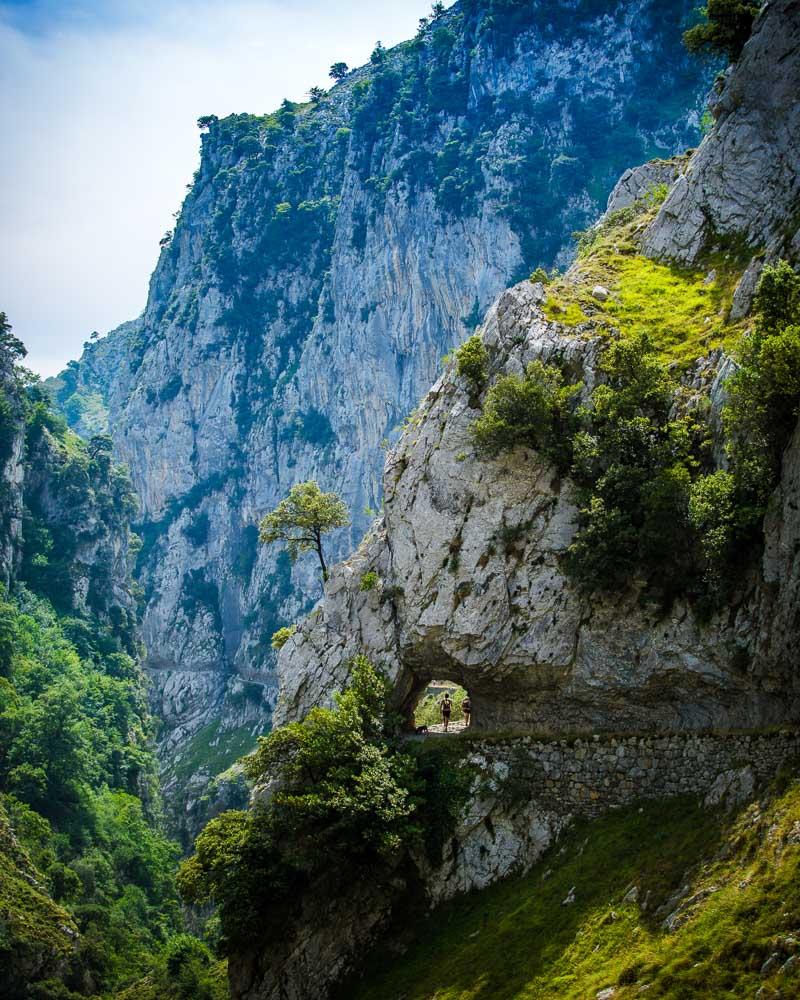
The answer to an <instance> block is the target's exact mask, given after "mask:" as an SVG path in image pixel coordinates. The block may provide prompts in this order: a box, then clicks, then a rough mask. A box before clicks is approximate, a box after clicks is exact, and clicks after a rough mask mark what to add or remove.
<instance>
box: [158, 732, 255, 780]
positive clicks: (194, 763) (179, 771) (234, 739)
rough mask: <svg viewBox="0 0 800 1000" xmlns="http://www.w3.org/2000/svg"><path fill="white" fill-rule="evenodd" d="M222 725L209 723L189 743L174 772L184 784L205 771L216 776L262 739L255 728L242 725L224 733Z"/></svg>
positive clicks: (252, 748)
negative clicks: (220, 728)
mask: <svg viewBox="0 0 800 1000" xmlns="http://www.w3.org/2000/svg"><path fill="white" fill-rule="evenodd" d="M219 726H220V723H219V720H216V721H215V722H209V724H208V725H207V726H203V728H202V729H199V730H198V731H197V732H196V733H195V734H194V736H193V737H192V738H191V739H190V740H189V741H188V742H187V744H186V746H185V748H184V749H183V751H182V752H181V755H180V758H179V759H178V761H177V763H176V764H175V766H174V767H173V769H172V770H173V773H174V775H175V777H176V778H177V779H178V781H180V782H181V783H183V782H185V781H187V780H188V779H189V778H190V777H191V776H192V775H193V774H199V773H200V772H201V771H202V772H205V773H206V774H208V775H210V776H211V777H215V776H216V775H218V774H222V772H223V771H227V769H228V768H229V767H230V766H231V765H232V764H234V763H236V761H237V760H239V759H240V758H241V757H244V756H245V754H248V753H250V751H251V750H254V749H255V746H256V743H257V742H258V739H257V736H254V735H253V733H252V727H251V726H238V727H237V728H236V729H231V730H229V731H225V732H222V733H220V732H219Z"/></svg>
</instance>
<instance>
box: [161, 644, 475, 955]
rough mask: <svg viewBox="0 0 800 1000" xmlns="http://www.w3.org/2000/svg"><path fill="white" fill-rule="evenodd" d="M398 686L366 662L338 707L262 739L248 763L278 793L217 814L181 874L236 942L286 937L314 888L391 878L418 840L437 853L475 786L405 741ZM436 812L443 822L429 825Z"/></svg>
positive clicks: (185, 887) (190, 893) (188, 890)
mask: <svg viewBox="0 0 800 1000" xmlns="http://www.w3.org/2000/svg"><path fill="white" fill-rule="evenodd" d="M388 693H389V688H388V684H387V682H386V681H385V680H384V679H383V678H382V677H381V675H380V674H378V673H377V672H376V670H375V669H374V668H373V667H372V666H371V665H370V664H369V663H368V662H367V661H366V660H365V659H364V658H363V657H359V658H357V659H356V660H355V661H354V662H353V664H352V668H351V677H350V684H349V686H348V688H347V689H346V690H345V691H344V692H343V693H341V694H340V695H338V696H337V698H336V704H335V707H334V708H332V709H324V708H315V709H312V711H311V712H310V713H309V714H308V716H307V717H306V718H305V719H304V720H303V721H302V722H297V723H291V724H289V725H287V726H284V727H282V728H281V729H277V730H275V731H274V732H272V733H270V734H269V735H268V736H266V737H262V738H261V739H260V740H259V747H258V749H257V750H256V751H255V752H254V753H253V754H252V755H251V756H250V757H249V758H248V759H247V760H246V764H245V766H246V770H247V772H248V774H249V776H250V778H251V779H252V780H254V781H255V782H256V783H260V782H264V781H265V780H268V781H269V786H268V787H269V793H268V794H266V795H265V796H264V797H263V798H262V800H260V801H259V802H257V803H256V805H255V806H254V807H253V808H252V809H251V810H250V811H249V812H238V811H229V812H225V813H222V814H221V815H220V816H218V817H217V818H216V819H213V820H212V821H211V822H210V823H209V824H208V825H207V826H206V828H205V829H204V830H203V832H202V833H201V834H200V836H199V837H198V838H197V842H196V853H195V854H194V855H193V857H191V858H190V859H189V860H188V861H186V862H185V863H184V865H183V866H182V868H181V871H180V875H179V885H180V889H181V892H182V894H183V896H184V898H185V899H187V900H188V901H189V902H192V903H203V902H209V901H210V902H213V903H214V904H216V906H217V907H218V911H219V915H220V919H221V922H222V931H223V935H224V945H225V947H226V948H228V949H237V948H239V947H241V946H242V945H243V944H245V943H247V942H249V941H253V940H254V939H255V940H258V939H261V940H262V941H268V940H269V938H270V937H271V936H272V935H281V934H285V933H286V927H287V921H289V920H290V919H291V916H292V915H293V914H296V913H297V912H298V909H297V908H298V905H299V903H298V901H299V898H300V896H301V894H302V892H303V891H310V890H309V886H311V885H314V886H316V888H315V890H314V891H319V892H337V891H342V890H343V889H344V888H345V887H346V886H347V885H348V883H349V882H350V881H351V880H352V879H353V878H357V879H365V878H370V879H375V880H380V879H382V878H386V877H388V876H389V875H390V874H391V872H392V870H393V869H394V867H395V866H396V865H397V864H398V863H399V862H400V861H401V860H402V857H403V855H404V852H405V851H407V850H408V849H409V848H410V847H412V846H413V845H417V844H424V845H425V846H426V847H427V848H428V849H429V850H432V851H435V850H436V848H437V843H436V838H437V836H438V837H439V838H441V837H443V836H444V833H445V831H446V828H447V826H448V824H452V822H453V817H454V815H455V813H456V810H457V809H458V807H459V806H460V804H461V803H462V801H463V794H464V792H465V781H464V780H461V781H460V782H459V780H457V779H456V778H455V777H452V776H451V769H450V768H449V767H448V766H447V765H446V764H445V763H444V762H438V763H437V766H436V767H434V768H430V767H426V766H425V764H424V763H423V762H421V761H420V760H419V759H418V758H417V757H416V756H415V755H414V753H413V752H412V750H411V749H409V748H408V747H407V746H406V745H404V744H403V743H402V742H401V741H400V740H399V738H398V727H399V719H398V718H397V717H396V716H394V715H393V713H392V712H391V711H390V710H389V708H388ZM448 780H449V786H448V787H449V793H448V795H447V796H445V797H444V801H443V796H442V794H441V791H442V787H443V783H444V782H447V781H448ZM433 800H435V805H433V809H432V810H431V805H432V803H433ZM431 811H432V814H433V816H434V822H430V821H428V822H426V824H425V829H424V830H423V823H422V816H423V813H425V814H426V817H428V819H429V816H428V814H429V813H431ZM437 820H438V822H437ZM440 846H441V840H440V841H439V843H438V847H440ZM320 885H324V888H320Z"/></svg>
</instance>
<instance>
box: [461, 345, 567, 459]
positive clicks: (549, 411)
mask: <svg viewBox="0 0 800 1000" xmlns="http://www.w3.org/2000/svg"><path fill="white" fill-rule="evenodd" d="M564 382H565V380H564V375H563V373H562V372H561V371H560V370H559V369H558V368H555V367H554V366H552V365H544V364H542V362H541V361H532V362H531V363H530V364H529V365H528V368H527V370H526V372H525V374H524V376H522V377H520V376H519V375H513V374H512V375H504V376H502V377H501V378H498V379H497V381H496V382H495V383H494V385H492V387H491V388H490V389H489V392H488V393H487V396H486V401H485V404H484V408H483V413H482V414H481V416H480V417H478V419H477V420H476V421H475V422H474V423H473V425H472V436H473V439H474V441H475V444H476V446H477V448H478V450H479V451H480V452H482V453H483V454H485V455H489V456H495V455H498V454H500V452H502V451H509V450H511V449H512V448H515V447H517V446H518V445H523V446H525V447H528V448H533V449H534V450H536V451H539V452H541V453H542V455H544V456H545V457H546V458H547V459H548V460H549V461H551V462H553V464H554V465H555V466H556V467H557V468H559V469H560V470H561V471H565V470H566V469H567V468H568V467H569V464H570V461H571V447H570V444H571V442H570V439H571V435H572V433H574V431H575V429H576V417H575V414H574V403H575V398H576V396H577V395H578V393H579V392H580V391H581V388H582V385H581V384H578V385H565V384H564Z"/></svg>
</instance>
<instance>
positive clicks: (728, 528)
mask: <svg viewBox="0 0 800 1000" xmlns="http://www.w3.org/2000/svg"><path fill="white" fill-rule="evenodd" d="M689 517H690V520H691V523H692V527H693V528H694V530H695V531H696V532H697V536H698V538H699V542H700V550H701V552H702V555H703V558H704V559H705V562H706V566H707V570H706V572H707V578H708V580H709V582H710V583H711V585H712V588H714V589H717V588H718V587H719V586H720V583H721V570H722V567H723V566H725V565H726V564H727V562H728V560H729V559H730V556H731V551H732V548H733V542H734V538H735V531H736V526H737V509H736V480H735V479H734V477H733V475H732V474H731V473H730V472H726V471H724V470H719V471H717V472H714V473H712V474H711V475H709V476H701V477H700V479H698V480H697V481H696V482H695V483H693V484H692V489H691V494H690V497H689Z"/></svg>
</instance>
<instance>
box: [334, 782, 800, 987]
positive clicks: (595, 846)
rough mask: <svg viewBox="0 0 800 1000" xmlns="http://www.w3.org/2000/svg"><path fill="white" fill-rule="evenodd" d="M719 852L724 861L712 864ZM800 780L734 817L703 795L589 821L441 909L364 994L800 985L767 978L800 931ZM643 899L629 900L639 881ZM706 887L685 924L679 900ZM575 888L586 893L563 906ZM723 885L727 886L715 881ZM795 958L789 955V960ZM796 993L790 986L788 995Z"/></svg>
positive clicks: (379, 968)
mask: <svg viewBox="0 0 800 1000" xmlns="http://www.w3.org/2000/svg"><path fill="white" fill-rule="evenodd" d="M709 859H714V860H709ZM799 864H800V787H798V783H797V782H796V781H795V782H792V783H791V785H790V787H789V789H788V790H787V791H785V792H784V793H783V794H782V795H779V796H778V797H777V798H775V799H774V800H773V801H772V802H771V803H770V805H769V806H768V807H767V808H766V809H764V810H763V811H760V810H759V808H758V806H756V805H753V806H751V807H749V808H748V809H746V810H744V811H743V812H742V813H741V815H739V816H738V817H736V818H734V819H731V818H728V817H725V816H723V815H721V814H720V813H713V812H709V811H705V810H702V809H701V808H700V807H699V805H698V804H697V803H696V802H694V801H692V800H672V801H669V802H660V803H659V802H656V803H643V804H641V805H640V806H632V807H629V808H626V809H624V810H619V811H617V812H614V813H610V814H609V815H607V816H606V817H604V818H602V819H600V820H596V821H594V822H593V823H582V824H580V825H576V826H575V827H574V828H573V829H572V830H571V832H570V833H569V834H568V835H567V836H565V837H564V838H563V839H562V841H561V842H560V843H559V844H558V845H556V846H555V847H554V848H552V849H551V850H550V852H549V853H548V855H546V856H545V857H544V858H543V859H542V861H541V862H540V863H539V864H538V865H537V866H536V867H535V868H534V869H533V871H532V872H531V873H530V874H529V875H527V876H524V877H521V878H514V879H510V880H508V881H506V882H504V883H501V884H500V885H498V886H495V887H493V888H491V889H489V890H487V891H485V892H482V893H474V894H472V895H470V896H468V897H466V898H463V899H461V900H458V901H455V902H453V903H451V904H449V905H448V906H445V907H442V908H440V909H438V910H437V911H435V912H434V913H433V914H432V915H431V916H430V917H429V918H428V919H427V920H426V921H424V922H423V924H422V925H421V927H420V929H419V931H418V939H417V941H416V943H415V944H413V945H412V947H411V948H410V950H409V951H408V953H407V954H406V955H404V956H403V957H402V958H401V959H399V960H395V961H394V963H393V964H390V965H389V966H388V967H387V966H386V953H385V951H384V952H382V954H381V956H380V958H381V962H380V964H379V963H377V962H376V966H375V967H374V968H370V969H369V970H368V974H367V975H366V976H365V978H364V981H363V984H362V985H360V986H359V987H358V988H356V989H354V990H353V991H352V993H351V994H350V996H351V997H353V998H354V1000H545V998H547V1000H556V998H564V1000H586V998H589V997H594V996H595V995H596V993H597V992H598V991H600V990H603V989H605V988H607V987H609V986H614V987H616V993H615V994H614V998H615V1000H628V998H632V997H635V996H639V990H640V987H641V986H645V985H646V986H648V989H647V991H646V992H647V996H648V997H659V998H671V1000H679V998H688V997H692V998H707V1000H711V998H714V1000H717V998H721V997H730V998H733V997H737V998H739V997H743V996H753V995H755V992H756V990H757V989H758V988H759V986H760V985H762V984H764V983H766V984H767V986H770V985H772V986H775V987H778V986H780V987H781V989H783V990H784V991H785V992H784V993H782V994H781V995H785V996H788V995H792V996H795V995H797V994H796V993H795V992H792V990H793V989H794V990H797V989H798V988H800V977H798V973H797V972H794V973H792V974H790V975H784V976H780V975H779V974H778V972H777V971H776V972H775V973H774V974H773V975H772V976H770V977H766V978H765V977H762V976H761V975H760V971H759V970H760V968H761V966H762V964H763V962H764V961H765V959H766V958H767V957H768V956H769V955H770V954H772V953H773V952H775V951H779V952H780V950H781V940H782V937H781V936H786V935H789V934H791V933H792V932H796V931H797V929H798V927H800V878H798V875H800V872H798V865H799ZM633 885H635V886H636V887H637V888H638V898H639V901H642V900H644V899H645V898H647V896H648V893H649V894H650V895H649V899H648V906H647V908H646V910H645V911H644V912H642V911H640V908H639V905H638V904H637V903H636V902H628V903H624V902H623V899H624V897H625V895H626V893H627V892H628V890H629V889H630V887H631V886H633ZM684 885H685V886H688V891H686V892H685V893H684V894H683V896H682V898H683V899H684V900H686V899H688V898H690V897H692V896H694V895H695V894H697V893H701V894H703V893H708V894H707V895H701V898H699V899H698V900H697V901H696V902H695V903H694V904H693V905H691V906H688V907H687V908H686V911H685V916H684V917H683V918H682V920H683V922H682V923H681V924H680V926H678V927H677V928H676V929H675V930H674V932H672V933H669V932H667V931H666V930H664V928H663V926H662V923H663V919H664V916H665V912H664V911H662V912H660V913H658V912H657V911H658V908H659V907H660V906H662V905H663V904H665V903H666V902H667V901H668V900H669V899H670V898H671V897H672V896H673V894H674V893H675V892H676V890H677V889H678V888H679V887H681V886H684ZM573 886H574V887H575V902H574V903H573V904H572V905H567V906H565V905H562V902H563V900H564V899H566V898H567V895H568V893H569V892H570V890H571V889H572V887H573ZM710 890H713V891H710ZM786 957H788V956H787V954H786V953H785V952H784V953H783V956H782V959H781V961H783V960H785V958H786ZM787 991H788V992H787Z"/></svg>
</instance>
